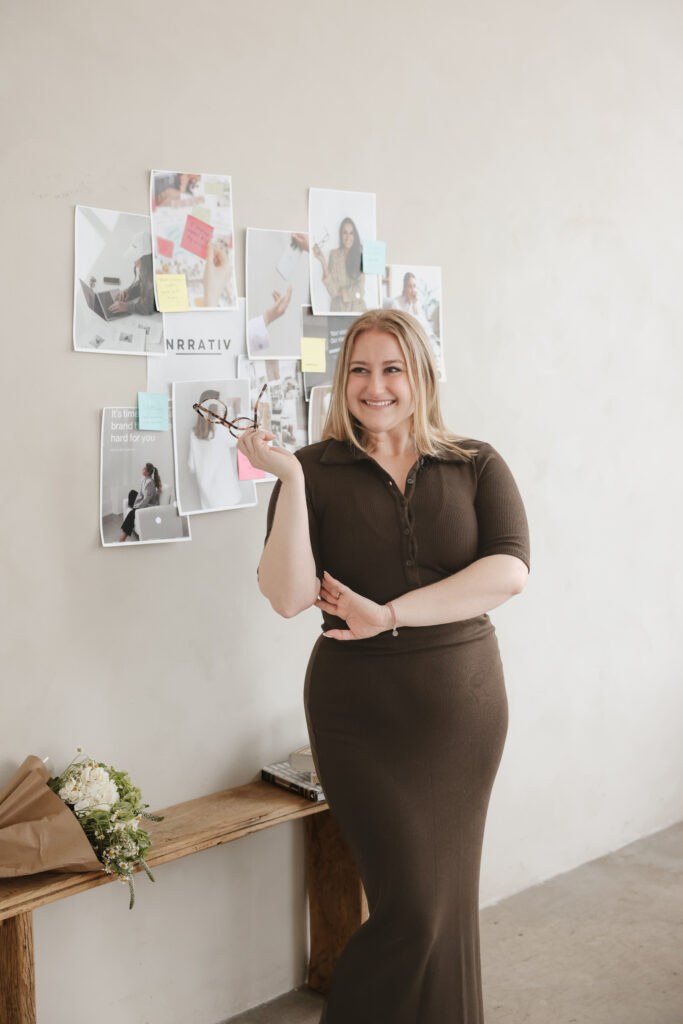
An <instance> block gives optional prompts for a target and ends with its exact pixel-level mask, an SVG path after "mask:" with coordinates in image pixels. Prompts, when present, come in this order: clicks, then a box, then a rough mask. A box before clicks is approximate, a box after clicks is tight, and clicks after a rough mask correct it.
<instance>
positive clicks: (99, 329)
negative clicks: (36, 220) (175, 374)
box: [73, 206, 165, 356]
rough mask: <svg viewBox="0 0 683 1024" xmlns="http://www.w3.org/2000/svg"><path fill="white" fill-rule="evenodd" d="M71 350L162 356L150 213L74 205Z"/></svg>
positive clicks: (162, 348) (161, 332) (162, 341)
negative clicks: (155, 296)
mask: <svg viewBox="0 0 683 1024" xmlns="http://www.w3.org/2000/svg"><path fill="white" fill-rule="evenodd" d="M75 228H76V237H75V247H74V251H75V260H74V263H75V268H74V321H73V333H74V349H75V350H76V351H77V352H110V353H115V354H120V353H125V354H127V355H138V356H147V355H154V356H163V355H164V352H165V349H164V338H163V329H162V321H161V313H158V312H157V309H156V306H155V304H154V275H153V272H152V236H151V232H150V222H149V217H145V216H144V215H143V214H139V213H118V212H117V211H116V210H100V209H96V208H94V207H91V206H77V207H76V218H75Z"/></svg>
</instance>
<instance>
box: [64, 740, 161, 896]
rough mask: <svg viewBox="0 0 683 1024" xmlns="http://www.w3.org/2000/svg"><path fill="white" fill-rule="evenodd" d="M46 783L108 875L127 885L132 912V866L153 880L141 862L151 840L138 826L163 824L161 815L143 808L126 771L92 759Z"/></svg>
mask: <svg viewBox="0 0 683 1024" xmlns="http://www.w3.org/2000/svg"><path fill="white" fill-rule="evenodd" d="M76 749H77V754H81V753H82V749H83V748H82V747H77V748H76ZM47 784H48V786H49V787H50V789H51V790H52V791H53V792H54V793H56V794H57V796H59V797H60V798H61V799H62V800H63V801H64V803H66V804H67V806H68V807H70V808H71V810H72V811H73V813H74V814H75V815H76V818H77V819H78V823H79V825H80V826H81V828H82V829H83V831H84V832H85V834H86V836H87V838H88V840H89V842H90V845H91V846H92V848H93V850H94V852H95V856H96V857H97V859H98V860H99V861H100V863H101V864H102V865H103V866H104V870H105V871H106V872H107V874H116V875H118V876H119V878H120V880H121V881H122V882H127V883H128V888H129V890H130V904H129V909H130V910H132V909H133V904H134V903H135V886H134V884H133V869H134V868H135V866H136V864H141V865H142V867H143V868H144V869H145V871H146V873H147V875H148V876H149V877H150V879H151V880H152V881H154V875H153V874H152V872H151V871H150V869H149V866H148V865H147V864H146V862H145V856H146V855H147V852H148V850H149V848H150V846H151V840H150V838H149V833H148V832H146V831H145V830H144V829H143V828H140V821H141V820H142V819H143V818H147V819H148V820H149V821H163V816H159V815H156V814H149V813H148V812H147V811H146V810H145V808H147V807H149V804H143V803H142V793H141V792H140V790H139V789H138V788H137V786H134V785H133V783H132V782H131V780H130V777H129V775H128V774H127V773H126V772H120V771H117V769H116V768H112V766H111V765H106V764H104V763H103V762H102V761H94V760H93V759H92V758H90V757H80V758H78V757H76V758H74V760H73V761H72V762H71V764H69V765H68V766H67V767H66V768H65V770H64V771H63V772H62V774H61V775H58V776H56V777H55V778H51V779H50V780H49V781H48V783H47Z"/></svg>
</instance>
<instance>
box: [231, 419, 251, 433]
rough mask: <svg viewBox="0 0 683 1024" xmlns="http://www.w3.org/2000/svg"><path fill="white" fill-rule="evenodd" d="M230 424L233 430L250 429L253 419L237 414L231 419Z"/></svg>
mask: <svg viewBox="0 0 683 1024" xmlns="http://www.w3.org/2000/svg"><path fill="white" fill-rule="evenodd" d="M232 425H233V427H234V428H235V430H240V431H241V430H250V429H251V427H253V426H254V421H253V420H250V419H248V418H247V417H246V416H238V417H237V419H236V420H233V421H232Z"/></svg>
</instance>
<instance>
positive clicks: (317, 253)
mask: <svg viewBox="0 0 683 1024" xmlns="http://www.w3.org/2000/svg"><path fill="white" fill-rule="evenodd" d="M313 255H314V256H315V258H316V259H317V260H320V266H321V267H322V268H323V277H327V263H326V262H325V255H324V253H323V251H322V249H321V248H320V246H319V245H318V243H317V242H316V243H315V245H314V246H313Z"/></svg>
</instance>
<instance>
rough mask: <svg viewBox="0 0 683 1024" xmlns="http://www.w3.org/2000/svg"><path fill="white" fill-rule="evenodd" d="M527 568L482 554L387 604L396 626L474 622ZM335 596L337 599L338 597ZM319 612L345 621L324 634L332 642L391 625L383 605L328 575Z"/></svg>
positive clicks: (505, 597)
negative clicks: (445, 575)
mask: <svg viewBox="0 0 683 1024" xmlns="http://www.w3.org/2000/svg"><path fill="white" fill-rule="evenodd" d="M528 575H529V570H528V569H527V567H526V564H525V563H524V562H523V561H522V560H521V558H517V556H516V555H502V554H499V555H487V556H486V557H484V558H478V559H477V560H476V562H472V563H471V565H468V566H466V567H465V568H464V569H461V570H460V571H459V572H456V573H453V575H452V576H447V577H446V578H445V579H443V580H439V582H438V583H430V584H428V586H426V587H420V588H419V589H417V590H408V591H406V593H405V594H401V596H400V597H396V598H393V599H392V601H391V604H392V606H393V609H394V612H395V613H396V625H397V626H439V625H442V624H443V623H446V622H459V621H461V620H462V619H473V618H475V617H476V616H477V615H483V614H484V612H489V611H491V610H492V609H493V608H497V607H498V606H499V605H501V604H504V603H505V601H509V600H510V598H511V597H514V596H515V594H520V593H521V592H522V590H523V589H524V585H525V583H526V579H527V576H528ZM337 595H338V596H337ZM317 605H318V607H319V608H320V609H321V610H322V611H326V612H329V614H330V615H336V616H338V617H339V618H340V619H344V621H345V622H346V624H347V626H348V627H349V628H348V629H331V630H330V631H329V633H325V634H324V635H325V636H327V637H330V638H331V639H333V640H358V639H361V638H363V637H370V636H376V635H377V634H378V633H383V632H385V631H386V630H387V629H391V628H392V627H393V625H394V617H393V615H392V614H391V608H389V606H388V604H377V603H376V602H375V601H371V600H370V599H369V598H367V597H363V596H362V595H361V594H357V593H356V592H355V591H353V590H351V589H350V588H349V587H346V586H344V584H343V582H342V581H341V580H337V579H334V577H332V576H330V574H329V573H325V574H324V576H323V581H322V587H321V592H320V597H319V598H318V601H317Z"/></svg>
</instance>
